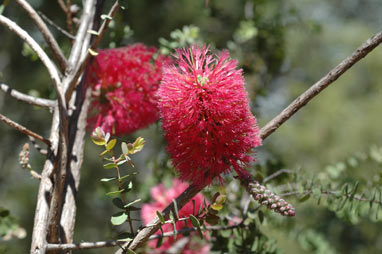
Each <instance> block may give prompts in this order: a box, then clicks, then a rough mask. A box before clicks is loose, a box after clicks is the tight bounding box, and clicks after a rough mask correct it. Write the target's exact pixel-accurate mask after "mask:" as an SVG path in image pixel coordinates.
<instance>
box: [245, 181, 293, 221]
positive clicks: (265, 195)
mask: <svg viewBox="0 0 382 254" xmlns="http://www.w3.org/2000/svg"><path fill="white" fill-rule="evenodd" d="M248 188H249V193H251V195H252V196H253V198H254V199H255V200H257V201H258V202H259V203H260V204H261V205H263V206H266V207H268V208H269V209H271V210H273V211H275V212H276V213H279V214H281V215H283V216H294V215H295V214H296V210H295V209H294V207H293V206H292V205H291V204H289V203H288V202H286V201H285V200H284V199H282V198H280V197H279V196H277V195H275V194H274V193H272V192H271V191H270V190H269V189H267V188H266V187H265V186H263V185H261V184H259V183H258V182H257V181H254V182H252V183H250V184H249V185H248Z"/></svg>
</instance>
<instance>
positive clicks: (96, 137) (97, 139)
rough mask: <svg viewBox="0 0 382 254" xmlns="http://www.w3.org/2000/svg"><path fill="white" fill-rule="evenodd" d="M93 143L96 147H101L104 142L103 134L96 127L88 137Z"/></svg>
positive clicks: (100, 129)
mask: <svg viewBox="0 0 382 254" xmlns="http://www.w3.org/2000/svg"><path fill="white" fill-rule="evenodd" d="M90 137H91V139H92V141H93V143H94V144H96V145H98V146H103V145H104V144H105V143H106V141H105V132H104V131H103V130H102V128H101V127H97V128H96V129H95V130H94V131H93V132H92V135H91V136H90Z"/></svg>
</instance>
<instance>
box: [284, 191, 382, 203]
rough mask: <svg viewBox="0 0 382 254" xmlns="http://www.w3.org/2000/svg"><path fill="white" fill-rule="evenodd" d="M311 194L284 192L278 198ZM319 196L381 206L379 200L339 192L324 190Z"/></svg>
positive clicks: (310, 192)
mask: <svg viewBox="0 0 382 254" xmlns="http://www.w3.org/2000/svg"><path fill="white" fill-rule="evenodd" d="M312 193H313V190H310V189H308V190H304V191H302V192H301V191H290V192H284V193H282V194H280V196H283V197H287V196H295V195H307V194H312ZM321 194H323V195H328V196H336V197H337V196H338V195H340V196H341V197H344V198H353V199H355V200H358V201H361V202H368V203H370V202H372V203H375V204H377V205H379V206H382V202H381V201H380V200H377V199H374V200H371V199H368V198H363V197H361V196H359V195H354V196H353V197H352V194H346V193H341V191H335V190H325V191H321Z"/></svg>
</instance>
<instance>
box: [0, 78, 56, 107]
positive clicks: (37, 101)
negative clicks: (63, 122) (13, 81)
mask: <svg viewBox="0 0 382 254" xmlns="http://www.w3.org/2000/svg"><path fill="white" fill-rule="evenodd" d="M0 89H1V90H2V91H3V92H5V93H7V94H9V95H10V96H12V97H13V98H15V99H16V100H19V101H22V102H25V103H28V104H31V105H35V106H39V107H43V108H53V107H54V106H55V105H56V102H55V101H53V100H48V99H42V98H37V97H34V96H30V95H26V94H23V93H20V92H18V91H16V90H15V89H13V88H10V87H9V86H7V85H6V84H4V83H0Z"/></svg>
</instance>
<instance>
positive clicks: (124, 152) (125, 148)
mask: <svg viewBox="0 0 382 254" xmlns="http://www.w3.org/2000/svg"><path fill="white" fill-rule="evenodd" d="M121 149H122V153H123V154H128V153H129V149H128V148H127V144H126V142H122V144H121Z"/></svg>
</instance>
